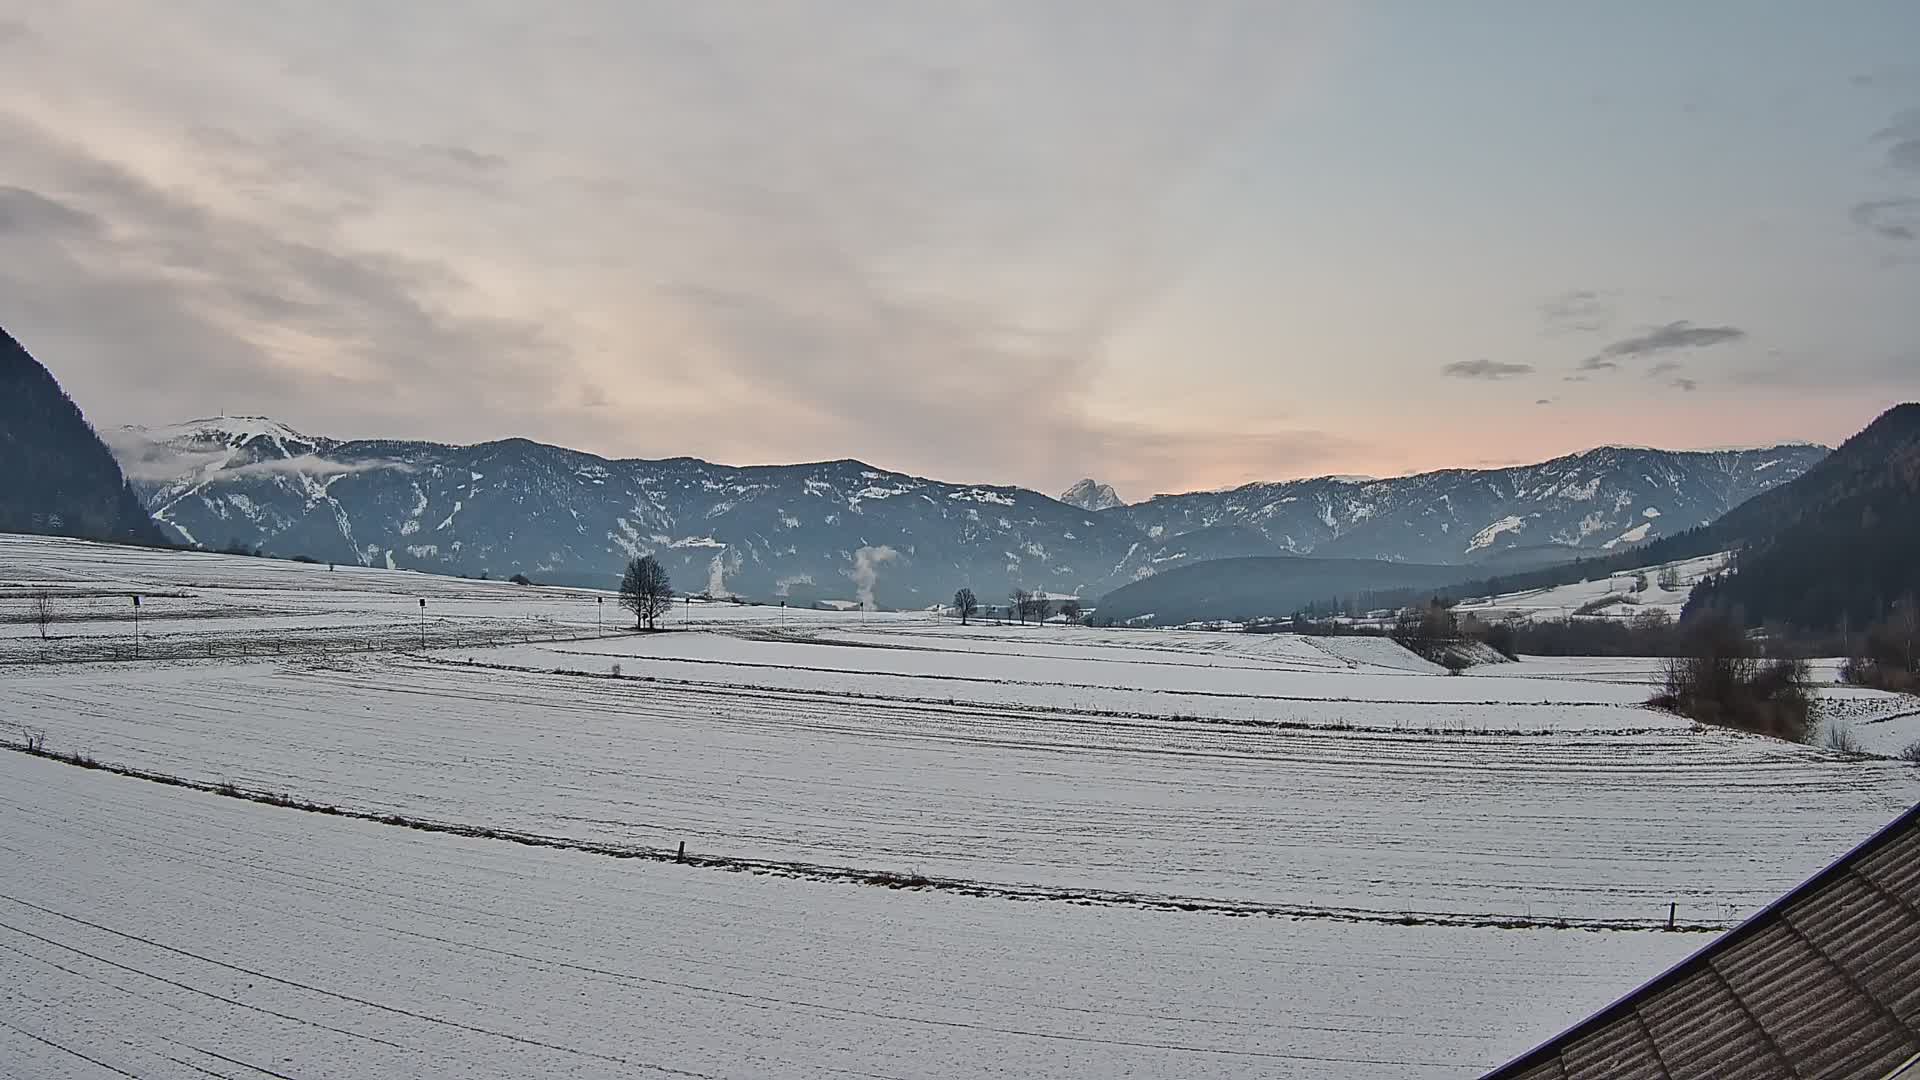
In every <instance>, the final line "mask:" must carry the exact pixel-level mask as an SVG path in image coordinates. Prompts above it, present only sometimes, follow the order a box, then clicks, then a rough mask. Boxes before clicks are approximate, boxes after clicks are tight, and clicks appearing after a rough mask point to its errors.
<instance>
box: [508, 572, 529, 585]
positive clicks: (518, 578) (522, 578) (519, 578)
mask: <svg viewBox="0 0 1920 1080" xmlns="http://www.w3.org/2000/svg"><path fill="white" fill-rule="evenodd" d="M507 580H508V581H510V582H512V583H513V584H515V585H531V584H533V579H532V578H530V577H528V576H527V575H525V574H515V575H513V576H512V577H510V578H508V579H507Z"/></svg>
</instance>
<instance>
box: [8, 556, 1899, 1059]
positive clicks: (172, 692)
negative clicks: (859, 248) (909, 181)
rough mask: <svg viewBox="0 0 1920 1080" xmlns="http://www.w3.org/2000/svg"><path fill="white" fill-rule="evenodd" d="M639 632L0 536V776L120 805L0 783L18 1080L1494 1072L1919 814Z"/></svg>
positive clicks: (1687, 730) (1670, 730)
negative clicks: (41, 628) (53, 594)
mask: <svg viewBox="0 0 1920 1080" xmlns="http://www.w3.org/2000/svg"><path fill="white" fill-rule="evenodd" d="M43 588H51V589H55V590H58V591H59V592H60V595H61V598H62V604H63V612H64V613H65V616H66V617H65V618H64V619H63V620H62V621H61V622H58V623H56V624H54V627H53V630H52V638H51V640H48V641H42V640H41V639H40V638H39V636H38V629H37V627H36V626H35V625H33V624H32V623H31V621H30V620H26V619H23V618H20V617H19V612H20V610H21V609H22V603H21V598H24V597H26V596H29V595H31V594H32V593H34V592H37V591H39V590H41V589H43ZM136 590H137V591H141V592H143V593H145V594H146V595H147V597H148V599H147V600H145V601H144V602H143V618H144V619H145V620H146V623H145V626H144V627H143V633H147V632H151V633H153V634H154V635H155V637H154V638H152V639H150V640H149V641H146V642H143V648H144V649H146V650H147V652H146V653H144V654H143V655H152V653H153V652H154V651H161V652H162V655H165V656H167V657H169V658H168V659H164V660H152V659H139V660H136V659H133V653H132V651H131V649H130V648H129V649H127V650H126V651H125V652H124V653H116V652H113V651H111V649H109V648H105V647H103V644H102V643H103V642H105V643H108V644H109V645H112V646H113V647H118V645H119V644H122V643H124V644H129V645H130V641H127V640H126V639H128V638H129V636H130V625H127V624H125V623H123V622H122V621H121V620H120V619H119V618H118V616H119V608H118V602H117V600H116V597H117V596H121V595H124V594H125V593H127V592H131V591H136ZM423 597H424V598H426V599H427V600H428V608H427V611H428V614H427V615H425V616H422V615H421V614H420V609H419V604H418V600H419V599H420V598H423ZM129 606H130V605H129ZM610 607H612V605H611V604H610V603H608V604H604V605H603V604H601V603H599V602H598V600H597V598H596V596H595V595H594V594H591V593H582V592H573V591H565V590H542V589H524V588H516V587H514V586H510V585H505V584H496V583H482V582H462V581H448V580H446V579H437V578H430V577H424V576H420V575H413V574H407V573H395V572H390V571H377V570H365V569H359V568H354V569H348V568H344V567H343V568H341V569H340V570H338V571H329V570H327V568H326V567H324V566H320V567H312V566H296V565H292V564H286V563H272V562H265V561H262V560H254V559H245V558H229V557H221V556H204V555H177V554H168V553H138V552H126V551H124V550H121V549H113V548H105V547H97V546H94V545H85V544H76V543H71V542H62V541H49V540H41V539H35V538H15V537H0V609H4V611H0V619H4V620H5V621H0V661H4V662H0V738H4V739H7V740H9V741H11V742H13V743H15V744H24V743H25V742H27V741H29V740H31V741H35V742H37V743H41V744H43V745H44V747H45V749H46V750H48V751H50V752H53V753H57V754H72V755H84V756H85V757H87V758H91V759H94V760H97V761H98V762H99V763H100V764H102V765H104V766H107V767H108V768H107V769H98V770H96V769H85V768H80V767H78V766H76V765H74V764H69V763H66V762H61V761H55V760H49V759H47V758H44V757H36V756H31V755H29V754H26V753H23V752H18V751H13V752H0V849H3V850H4V852H5V859H6V865H7V866H8V871H7V873H6V875H5V877H4V881H0V987H5V988H6V991H5V992H4V993H0V1063H3V1067H0V1072H11V1073H17V1074H19V1075H26V1076H34V1077H60V1076H73V1077H93V1076H113V1075H131V1076H137V1077H142V1078H155V1077H174V1076H181V1077H185V1076H205V1075H209V1074H211V1075H228V1076H245V1075H283V1076H291V1077H300V1078H314V1077H387V1076H423V1077H424V1076H452V1075H458V1076H472V1077H490V1076H501V1077H506V1076H526V1075H545V1074H552V1073H567V1074H573V1075H592V1076H653V1075H666V1076H693V1077H752V1076H767V1075H778V1076H797V1077H804V1076H820V1077H827V1076H849V1075H851V1076H883V1077H938V1076H977V1075H983V1074H990V1075H1006V1076H1040V1075H1045V1076H1086V1077H1108V1076H1118V1075H1140V1076H1192V1077H1200V1076H1236V1077H1238V1076H1274V1077H1295V1076H1297V1077H1327V1076H1333V1077H1341V1076H1353V1077H1375V1076H1382V1075H1390V1076H1432V1077H1458V1076H1472V1075H1475V1074H1477V1073H1478V1072H1480V1071H1484V1070H1485V1069H1486V1068H1489V1067H1491V1066H1493V1065H1495V1064H1497V1063H1499V1062H1500V1061H1501V1060H1503V1059H1505V1058H1507V1057H1510V1056H1512V1055H1514V1054H1516V1053H1518V1052H1520V1051H1522V1050H1524V1049H1526V1048H1527V1047H1528V1046H1530V1045H1532V1044H1534V1043H1537V1042H1539V1041H1541V1040H1542V1039H1544V1038H1546V1037H1547V1036H1549V1035H1551V1034H1553V1033H1554V1032H1555V1031H1556V1030H1557V1029H1559V1028H1561V1027H1563V1026H1565V1025H1566V1024H1568V1023H1570V1022H1572V1021H1573V1020H1576V1019H1578V1018H1580V1017H1581V1016H1583V1015H1585V1014H1586V1013H1588V1012H1591V1011H1592V1010H1594V1009H1596V1008H1598V1007H1600V1006H1602V1005H1604V1004H1605V1003H1607V1002H1608V1001H1610V1000H1612V999H1614V998H1616V997H1618V996H1620V995H1622V994H1624V993H1625V992H1627V991H1628V990H1631V989H1632V988H1633V987H1634V986H1636V985H1637V984H1639V983H1641V982H1643V981H1645V980H1646V979H1648V978H1650V977H1652V976H1653V975H1655V974H1657V973H1658V972H1659V971H1660V970H1662V969H1663V968H1664V967H1666V966H1667V965H1669V964H1671V963H1673V962H1674V961H1676V960H1678V959H1679V958H1681V957H1682V956H1684V955H1686V954H1688V953H1690V952H1692V951H1694V950H1695V949H1697V948H1698V947H1700V946H1701V945H1703V944H1705V943H1706V942H1707V941H1708V940H1710V939H1711V935H1712V934H1713V933H1715V932H1717V931H1718V930H1720V929H1723V928H1725V927H1727V926H1730V925H1732V924H1734V923H1735V922H1737V921H1738V920H1739V919H1741V918H1743V917H1744V916H1745V915H1747V914H1749V913H1751V912H1752V911H1754V910H1756V909H1757V908H1758V907H1760V906H1761V905H1763V904H1765V903H1766V902H1768V901H1769V900H1771V899H1772V898H1773V897H1774V896H1776V895H1778V894H1779V893H1781V892H1784V891H1785V890H1786V889H1788V888H1790V887H1791V886H1793V885H1794V884H1796V883H1797V882H1798V881H1799V880H1801V879H1802V878H1804V877H1806V876H1807V875H1809V874H1811V873H1812V872H1813V871H1815V870H1817V869H1819V868H1820V867H1821V866H1823V865H1824V864H1825V863H1826V862H1828V861H1830V860H1831V859H1833V858H1834V857H1836V856H1838V855H1840V854H1841V853H1843V852H1844V851H1845V850H1846V849H1847V848H1849V847H1850V846H1851V845H1852V844H1853V843H1855V842H1856V841H1858V840H1859V839H1861V838H1862V837H1864V836H1866V835H1867V834H1868V833H1870V832H1872V831H1873V830H1874V829H1875V828H1877V827H1878V826H1879V825H1881V824H1883V823H1884V822H1885V821H1887V820H1889V819H1891V818H1892V817H1893V816H1895V815H1896V814H1898V813H1899V812H1900V811H1901V810H1903V809H1905V808H1906V807H1907V806H1909V805H1911V804H1912V803H1913V802H1914V801H1916V800H1920V768H1916V767H1915V766H1912V765H1907V764H1903V763H1900V762H1896V761H1892V760H1884V759H1872V758H1859V757H1851V756H1844V755H1839V754H1834V753H1829V752H1824V751H1820V750H1816V749H1811V748H1807V747H1797V746H1789V745H1785V744H1781V743H1777V742H1772V741H1768V740H1762V739H1757V738H1748V737H1742V736H1737V735H1731V734H1727V733H1723V732H1713V731H1704V730H1701V729H1697V728H1694V727H1692V726H1690V725H1687V724H1684V723H1681V722H1678V721H1676V720H1675V719H1674V718H1672V717H1669V716H1665V715H1663V714H1658V713H1655V712H1652V711H1649V710H1647V709H1645V708H1642V707H1640V706H1639V704H1638V703H1639V702H1640V701H1643V700H1644V699H1645V697H1646V695H1647V683H1648V682H1649V680H1650V678H1651V677H1652V673H1653V671H1654V669H1653V668H1651V667H1648V666H1647V665H1645V664H1644V663H1643V662H1640V661H1598V660H1595V661H1580V660H1552V661H1546V660H1541V661H1528V662H1526V663H1522V664H1517V665H1502V666H1501V667H1499V668H1489V669H1484V670H1483V671H1482V672H1480V673H1478V674H1474V675H1469V676H1465V677H1460V678H1452V677H1448V676H1445V675H1443V674H1441V673H1439V672H1438V671H1437V669H1434V668H1432V667H1431V666H1430V665H1426V664H1424V663H1423V662H1421V661H1419V660H1417V659H1415V658H1413V657H1412V656H1411V655H1410V654H1407V653H1405V652H1403V651H1401V650H1399V649H1398V648H1397V647H1395V646H1392V645H1391V644H1390V643H1387V642H1384V641H1378V640H1363V639H1307V638H1299V637H1293V636H1288V635H1275V636H1256V635H1236V634H1217V633H1216V634H1209V633H1197V632H1180V631H1096V630H1086V629H1079V628H1063V627H1057V626H1050V627H1044V628H1042V627H1031V628H1023V627H1017V626H996V625H977V626H972V627H966V628H962V627H959V626H956V625H954V624H952V623H950V622H947V621H944V620H938V619H934V618H932V617H929V616H926V615H885V614H880V613H872V614H865V615H863V614H859V613H849V614H834V613H819V612H802V611H783V610H781V609H778V608H753V607H745V606H738V607H737V606H734V605H730V604H726V605H694V606H693V607H691V608H687V607H679V608H676V613H675V621H674V625H675V626H676V627H679V628H681V632H675V633H667V634H658V635H646V636H641V635H631V634H624V633H621V634H614V635H611V636H603V635H600V634H598V633H597V629H598V627H599V626H600V625H604V624H607V623H611V622H613V613H612V612H611V611H606V610H605V609H606V608H610ZM95 615H97V617H89V616H95ZM423 619H425V620H429V622H428V627H427V631H428V632H427V635H426V637H427V644H428V645H429V646H430V648H428V649H426V650H421V649H420V648H419V647H418V645H419V642H418V639H417V636H418V635H419V634H420V632H421V625H420V623H421V620H423ZM147 627H151V628H152V629H151V630H150V631H149V630H148V629H146V628H147ZM408 633H411V634H414V635H416V640H415V641H414V643H413V644H412V645H408V644H406V643H405V642H404V641H401V640H399V639H400V637H401V636H403V635H405V634H408ZM241 641H244V642H246V643H247V644H248V645H249V646H250V647H249V648H246V649H241V648H236V647H235V645H234V643H235V642H241ZM161 642H164V643H165V646H166V648H165V649H164V650H161V649H160V648H159V644H160V643H161ZM1829 696H1830V697H1831V698H1832V699H1833V700H1832V701H1831V702H1830V703H1829V704H1830V706H1831V707H1832V708H1834V709H1835V710H1837V712H1838V713H1844V714H1845V716H1846V717H1847V722H1850V723H1852V724H1853V725H1854V728H1855V730H1856V731H1872V730H1874V729H1876V728H1878V729H1883V730H1884V741H1886V742H1889V743H1891V742H1893V741H1895V740H1897V738H1898V737H1899V736H1900V733H1901V731H1902V730H1903V729H1904V728H1906V727H1907V726H1908V725H1910V724H1911V723H1912V710H1911V708H1910V701H1911V699H1900V698H1896V697H1894V696H1892V695H1874V694H1871V693H1867V692H1860V691H1848V692H1844V693H1840V694H1835V695H1829ZM1881 737H1882V736H1881V735H1875V738H1876V739H1880V738H1881ZM1917 737H1920V735H1917ZM111 770H120V772H118V773H117V772H115V771H111ZM121 773H130V774H133V775H123V774H121ZM142 777H144V778H142ZM162 781H177V782H162ZM236 796H239V797H236ZM248 796H251V797H252V798H249V797H248ZM260 800H268V801H260ZM275 802H277V803H281V804H282V805H274V804H272V803H275ZM289 803H299V804H312V805H311V807H310V808H308V809H301V808H299V807H297V806H294V805H284V804H289ZM319 807H328V808H338V809H339V810H341V811H344V812H345V813H340V814H335V813H322V812H316V809H317V808H319ZM410 825H412V826H419V827H409V826H410ZM683 842H684V843H685V844H686V846H687V853H688V855H689V856H690V861H689V862H688V863H687V864H682V863H679V862H677V861H676V859H675V856H676V853H677V852H678V850H679V845H680V844H681V843H683ZM1669 904H1677V905H1678V915H1679V923H1680V924H1681V929H1680V930H1678V931H1674V932H1669V931H1667V930H1665V929H1664V926H1665V923H1666V920H1667V914H1668V905H1669Z"/></svg>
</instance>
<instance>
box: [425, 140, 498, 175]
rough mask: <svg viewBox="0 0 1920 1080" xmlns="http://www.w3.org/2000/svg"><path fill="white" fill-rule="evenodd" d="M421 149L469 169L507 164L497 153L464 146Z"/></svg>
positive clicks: (495, 167)
mask: <svg viewBox="0 0 1920 1080" xmlns="http://www.w3.org/2000/svg"><path fill="white" fill-rule="evenodd" d="M421 149H422V150H424V151H426V152H427V153H429V154H432V155H435V156H438V157H443V158H446V159H447V160H448V161H451V162H454V163H455V164H459V165H465V166H466V167H467V168H469V169H479V170H482V171H485V170H489V169H503V168H505V167H506V165H507V159H506V158H504V157H502V156H500V155H499V154H485V153H481V152H480V151H478V150H474V149H472V148H470V147H465V146H423V147H421Z"/></svg>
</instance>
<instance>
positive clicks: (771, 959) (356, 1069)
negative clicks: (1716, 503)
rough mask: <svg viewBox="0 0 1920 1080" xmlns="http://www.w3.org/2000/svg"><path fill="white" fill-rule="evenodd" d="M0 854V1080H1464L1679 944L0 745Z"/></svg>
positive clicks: (1656, 966) (1679, 950)
mask: <svg viewBox="0 0 1920 1080" xmlns="http://www.w3.org/2000/svg"><path fill="white" fill-rule="evenodd" d="M0 851H4V852H5V853H6V856H7V858H8V860H9V866H10V867H12V868H14V869H15V870H17V873H10V874H8V875H7V878H6V881H5V884H4V885H0V983H3V984H4V985H5V986H7V988H8V992H7V993H6V994H5V995H0V1059H4V1060H6V1061H7V1062H8V1063H9V1065H10V1067H12V1068H15V1069H19V1070H24V1072H25V1073H26V1074H28V1075H32V1076H35V1077H41V1078H47V1080H64V1078H68V1077H73V1078H81V1077H87V1078H90V1077H94V1076H98V1075H102V1074H103V1071H104V1070H109V1069H117V1070H120V1071H122V1072H124V1073H127V1074H131V1075H135V1076H140V1077H142V1078H143V1080H172V1078H175V1077H182V1078H184V1077H189V1076H195V1077H197V1076H203V1075H205V1072H204V1071H202V1070H211V1071H214V1072H220V1073H228V1072H233V1071H239V1072H247V1071H248V1070H249V1067H250V1066H251V1067H256V1068H264V1069H270V1070H273V1071H275V1072H279V1073H285V1074H287V1075H295V1076H299V1077H302V1078H303V1080H333V1078H340V1080H346V1078H355V1077H366V1076H400V1075H441V1076H448V1075H458V1076H463V1077H470V1078H473V1080H490V1078H494V1077H518V1076H528V1075H546V1074H561V1073H564V1074H570V1075H598V1076H634V1077H647V1076H694V1077H744V1076H766V1075H778V1076H783V1077H795V1078H812V1077H820V1078H826V1077H846V1076H891V1077H901V1076H915V1077H929V1078H935V1077H945V1076H955V1077H959V1076H974V1075H978V1071H979V1067H980V1063H981V1062H983V1061H992V1062H996V1063H998V1064H999V1066H1000V1067H1002V1068H1004V1069H1005V1070H1006V1071H1008V1072H1009V1073H1011V1074H1019V1075H1048V1076H1061V1077H1108V1076H1117V1075H1127V1074H1131V1075H1156V1076H1174V1075H1178V1076H1186V1077H1194V1078H1202V1077H1255V1076H1257V1077H1276V1078H1304V1077H1334V1078H1340V1077H1356V1078H1359V1077H1376V1076H1381V1075H1391V1076H1406V1077H1435V1078H1440V1077H1468V1076H1473V1075H1476V1074H1478V1073H1479V1072H1481V1071H1483V1070H1484V1069H1485V1068H1487V1067H1489V1066H1491V1065H1492V1064H1495V1063H1497V1062H1499V1061H1500V1060H1503V1059H1505V1058H1507V1057H1509V1056H1511V1055H1512V1054H1514V1053H1516V1052H1518V1051H1520V1050H1522V1049H1524V1048H1525V1047H1526V1046H1528V1045H1529V1044H1531V1043H1533V1042H1536V1041H1538V1040H1539V1039H1540V1038H1543V1037H1545V1036H1546V1035H1548V1034H1551V1033H1552V1032H1553V1031H1554V1030H1557V1029H1558V1028H1560V1027H1562V1026H1564V1025H1565V1024H1566V1023H1568V1022H1570V1021H1571V1020H1573V1019H1575V1018H1576V1017H1578V1016H1579V1015H1581V1014H1584V1013H1585V1012H1588V1011H1590V1010H1591V1009H1593V1008H1596V1007H1598V1006H1599V1005H1601V1004H1603V1003H1604V1002H1605V1001H1607V1000H1608V999H1610V998H1612V997H1613V996H1615V995H1616V994H1617V993H1618V992H1619V990H1620V989H1621V988H1622V987H1627V986H1631V985H1634V984H1636V983H1638V982H1640V981H1643V980H1644V979H1646V978H1648V977H1651V976H1652V975H1653V974H1655V973H1657V972H1658V971H1659V970H1661V969H1662V968H1664V967H1665V966H1667V965H1668V964H1669V963H1671V962H1672V961H1674V960H1676V959H1677V958H1678V957H1679V956H1681V955H1683V954H1684V953H1686V952H1688V951H1690V950H1691V949H1693V948H1695V947H1697V946H1698V945H1699V943H1700V940H1701V939H1700V938H1699V936H1697V935H1685V934H1659V933H1619V932H1615V933H1590V932H1582V931H1538V930H1530V931H1513V930H1490V929H1462V928H1454V927H1398V926H1377V925H1375V926H1351V925H1342V924H1327V923H1322V922H1314V921H1308V922H1299V921H1294V920H1288V919H1232V918H1224V917H1213V916H1191V915H1184V914H1172V913H1164V912H1142V911H1126V910H1117V909H1103V908H1081V907H1075V906H1072V905H1056V904H1010V903H1004V902H998V901H991V900H978V899H972V898H967V897H954V896H944V895H934V894H926V893H916V892H898V891H894V890H887V889H870V888H859V887H853V886H843V885H820V884H815V883H810V882H804V881H791V880H782V879H763V878H754V877H750V876H740V875H731V874H715V873H712V872H710V871H704V870H700V869H696V868H688V867H675V866H672V865H661V864H651V863H635V862H631V861H623V860H610V859H600V858H596V857H593V856H588V855H579V854H574V853H568V852H557V851H541V850H537V849H528V848H524V847H518V846H515V845H509V844H501V843H497V842H492V841H486V840H470V839H463V838H458V837H449V836H436V835H427V834H420V833H413V832H410V831H407V830H399V829H393V828H388V827H385V826H380V825H376V824H370V823H365V822H356V821H346V820H341V819H336V818H328V817H324V816H321V815H315V814H304V813H300V812H297V811H291V810H284V809H278V808H272V807H263V806H258V805H254V804H249V803H244V802H240V801H238V800H233V799H222V798H218V797H216V796H211V795H206V794H203V793H198V792H190V791H183V790H181V789H177V788H165V787H160V786H158V785H153V784H149V783H145V782H142V781H137V780H129V779H125V778H121V777H114V776H110V775H105V774H102V773H97V772H89V771H85V770H79V769H75V768H73V767H71V766H67V765H61V764H57V763H53V762H48V761H42V760H37V759H33V758H28V757H26V756H24V755H18V754H0ZM77 1054H84V1055H85V1056H86V1058H87V1059H91V1061H92V1062H94V1063H97V1064H94V1063H89V1061H88V1060H85V1059H82V1058H81V1057H78V1056H76V1055H77Z"/></svg>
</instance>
